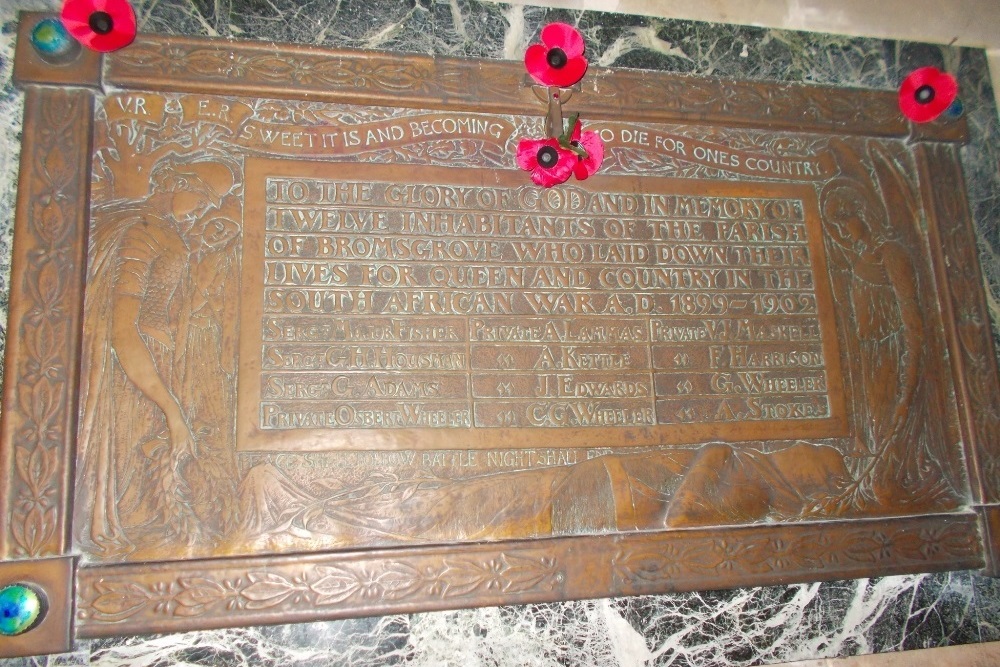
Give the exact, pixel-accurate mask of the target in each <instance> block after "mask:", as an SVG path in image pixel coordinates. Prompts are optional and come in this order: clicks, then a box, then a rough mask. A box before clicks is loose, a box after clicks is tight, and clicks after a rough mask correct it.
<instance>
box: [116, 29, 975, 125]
mask: <svg viewBox="0 0 1000 667" xmlns="http://www.w3.org/2000/svg"><path fill="white" fill-rule="evenodd" d="M105 80H106V81H107V82H108V83H109V84H112V85H114V86H117V87H121V88H139V89H148V90H157V91H177V90H186V91H192V92H209V91H212V92H215V93H218V94H235V95H240V94H243V95H253V96H258V97H259V96H271V97H277V98H288V97H300V96H302V95H303V94H306V93H308V94H309V96H310V97H311V98H315V99H321V100H324V101H342V102H355V101H359V100H361V99H364V100H366V101H367V102H368V103H369V104H371V103H372V102H373V101H374V102H375V103H377V102H378V101H379V100H383V101H384V103H385V104H387V105H395V106H422V107H423V108H431V107H438V108H473V107H474V108H476V109H477V110H480V111H490V112H499V113H521V112H523V110H524V109H526V108H533V107H534V106H536V104H535V101H534V98H533V96H532V93H531V92H530V91H529V90H528V87H526V86H524V85H523V84H524V73H523V69H522V68H520V67H518V66H516V65H513V64H511V63H503V62H498V61H475V60H470V59H459V58H433V57H428V56H421V55H416V54H400V55H396V54H382V53H368V52H365V53H362V52H357V51H330V50H326V49H319V48H312V47H304V46H292V45H285V46H282V47H281V49H279V50H276V49H275V48H274V47H273V46H272V45H266V44H257V43H253V42H242V43H240V42H224V43H220V42H218V41H212V40H209V39H206V38H195V37H162V36H154V35H140V36H139V37H138V38H137V39H136V41H135V43H133V44H132V46H130V47H129V48H128V49H125V50H122V51H117V52H115V53H112V54H109V55H108V56H107V69H106V73H105ZM831 90H832V89H831V88H828V87H825V86H806V85H801V84H799V85H792V84H764V83H755V82H745V81H727V80H722V79H707V78H706V79H699V78H695V77H688V76H680V75H671V74H668V73H658V75H657V76H656V77H649V76H648V75H647V74H646V73H644V72H640V71H629V70H617V71H610V70H606V69H592V71H591V72H590V74H589V76H588V77H587V80H586V81H585V82H584V89H583V91H581V94H580V96H579V102H578V103H577V105H576V110H577V111H579V112H580V113H581V115H582V116H583V117H585V118H587V119H589V120H597V119H606V120H610V119H614V118H616V117H617V116H618V115H619V113H620V110H621V109H622V108H628V109H630V110H631V112H632V120H633V121H636V122H638V121H648V122H672V121H697V122H703V123H723V124H724V123H727V122H736V123H738V124H740V125H746V124H747V121H748V119H760V120H761V124H762V126H766V127H768V128H770V129H794V130H797V131H802V132H807V131H818V132H837V133H846V134H858V135H867V136H906V135H907V134H908V133H909V132H910V125H909V123H907V122H906V120H905V119H904V118H903V117H902V115H901V114H900V113H899V108H898V104H897V99H896V98H897V96H896V94H895V93H893V92H891V91H870V90H845V89H837V94H836V95H833V94H831ZM956 128H961V129H962V131H961V132H960V135H961V136H952V135H954V133H955V129H956ZM964 128H965V122H964V120H962V121H959V122H957V123H952V124H949V125H947V126H942V127H941V128H940V132H942V133H944V134H942V138H944V139H945V140H961V139H962V137H964V134H965V132H964ZM923 131H925V132H928V133H930V134H932V135H936V134H937V133H938V128H925V129H924V130H923ZM946 135H947V136H946Z"/></svg>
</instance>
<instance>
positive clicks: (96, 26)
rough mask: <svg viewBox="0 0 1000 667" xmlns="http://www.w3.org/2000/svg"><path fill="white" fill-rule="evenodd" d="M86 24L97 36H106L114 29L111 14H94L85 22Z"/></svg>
mask: <svg viewBox="0 0 1000 667" xmlns="http://www.w3.org/2000/svg"><path fill="white" fill-rule="evenodd" d="M87 24H88V25H90V29H91V30H93V31H94V32H96V33H97V34H98V35H106V34H108V33H109V32H111V31H112V30H113V29H114V27H115V22H114V19H112V18H111V14H108V13H107V12H94V13H93V14H91V15H90V18H89V19H88V20H87Z"/></svg>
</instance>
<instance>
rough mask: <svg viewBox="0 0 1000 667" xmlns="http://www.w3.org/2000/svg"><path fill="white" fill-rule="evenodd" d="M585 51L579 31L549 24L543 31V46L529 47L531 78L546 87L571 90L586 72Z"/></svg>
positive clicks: (527, 57) (527, 58)
mask: <svg viewBox="0 0 1000 667" xmlns="http://www.w3.org/2000/svg"><path fill="white" fill-rule="evenodd" d="M583 50H584V43H583V36H582V35H581V34H580V33H579V32H577V30H576V28H574V27H573V26H571V25H567V24H565V23H550V24H548V25H547V26H545V27H544V28H542V43H541V44H532V45H531V46H529V47H528V50H527V51H526V52H525V54H524V66H525V67H526V68H527V69H528V74H530V75H531V78H532V79H534V80H535V81H537V82H538V83H540V84H542V85H543V86H558V87H560V88H568V87H569V86H572V85H573V84H574V83H576V82H577V81H579V80H580V79H582V78H583V75H584V73H586V71H587V59H586V58H584V57H583Z"/></svg>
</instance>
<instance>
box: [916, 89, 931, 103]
mask: <svg viewBox="0 0 1000 667" xmlns="http://www.w3.org/2000/svg"><path fill="white" fill-rule="evenodd" d="M913 97H914V99H915V100H917V102H918V103H920V104H930V103H931V102H933V101H934V88H932V87H931V86H920V87H919V88H917V91H916V92H915V93H913Z"/></svg>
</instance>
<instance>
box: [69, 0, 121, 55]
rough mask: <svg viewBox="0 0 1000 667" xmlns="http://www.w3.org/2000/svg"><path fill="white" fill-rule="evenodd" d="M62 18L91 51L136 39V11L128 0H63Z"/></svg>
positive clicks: (117, 46)
mask: <svg viewBox="0 0 1000 667" xmlns="http://www.w3.org/2000/svg"><path fill="white" fill-rule="evenodd" d="M60 18H62V22H63V25H64V26H66V29H67V30H69V32H70V34H71V35H73V36H74V37H76V38H77V39H78V40H79V41H80V43H81V44H83V45H84V46H86V47H87V48H88V49H93V50H94V51H104V52H107V51H117V50H118V49H120V48H122V47H123V46H128V45H129V44H131V43H132V40H133V39H135V12H134V11H132V5H130V4H129V3H128V0H66V2H64V3H63V8H62V15H61V17H60Z"/></svg>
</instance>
